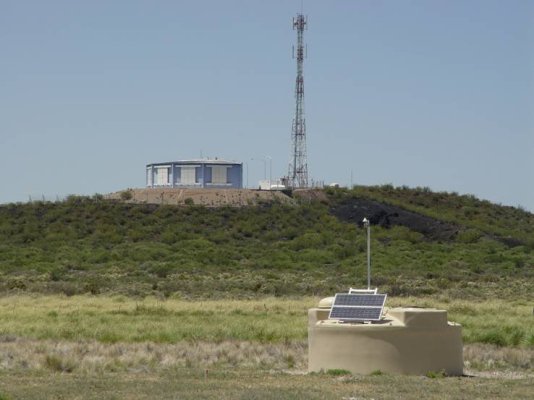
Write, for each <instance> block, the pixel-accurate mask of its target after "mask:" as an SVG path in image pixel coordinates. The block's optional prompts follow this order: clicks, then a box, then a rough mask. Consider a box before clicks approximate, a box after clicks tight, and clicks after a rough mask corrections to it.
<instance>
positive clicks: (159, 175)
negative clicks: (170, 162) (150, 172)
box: [156, 167, 169, 186]
mask: <svg viewBox="0 0 534 400" xmlns="http://www.w3.org/2000/svg"><path fill="white" fill-rule="evenodd" d="M156 184H157V185H158V186H166V185H168V184H169V167H158V168H157V169H156Z"/></svg>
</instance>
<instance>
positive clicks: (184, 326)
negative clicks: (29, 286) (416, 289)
mask: <svg viewBox="0 0 534 400" xmlns="http://www.w3.org/2000/svg"><path fill="white" fill-rule="evenodd" d="M318 300H319V298H314V297H305V298H299V299H280V298H264V299H258V300H205V301H185V300H173V299H167V300H161V299H157V298H151V297H149V298H145V299H143V300H134V299H130V298H125V297H103V296H72V297H65V296H41V295H38V296H33V297H32V296H27V295H22V296H10V297H3V298H0V335H2V336H4V337H5V336H9V335H13V336H15V337H24V338H31V339H54V340H96V341H98V342H102V343H115V342H145V341H150V342H155V343H175V342H178V341H183V340H185V341H206V342H220V341H224V340H245V341H256V342H260V343H283V342H288V341H294V340H305V339H306V337H307V310H308V308H310V307H314V306H315V305H316V304H317V302H318ZM387 305H388V306H390V307H394V306H422V307H433V308H442V309H446V310H448V312H449V319H450V320H453V321H456V322H459V323H460V324H462V326H463V335H464V341H465V343H485V344H493V345H497V346H512V347H522V348H530V349H534V323H533V322H534V321H533V318H534V316H533V314H532V307H533V305H532V303H531V302H528V301H525V300H516V301H505V300H499V299H495V300H492V301H479V302H477V301H465V300H448V299H441V300H439V299H434V298H403V297H397V298H395V297H391V298H389V299H388V302H387Z"/></svg>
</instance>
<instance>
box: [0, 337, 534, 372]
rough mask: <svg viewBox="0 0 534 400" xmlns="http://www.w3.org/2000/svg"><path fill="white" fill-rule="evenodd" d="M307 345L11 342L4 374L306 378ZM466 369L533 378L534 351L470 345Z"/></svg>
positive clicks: (4, 348) (3, 350) (1, 356)
mask: <svg viewBox="0 0 534 400" xmlns="http://www.w3.org/2000/svg"><path fill="white" fill-rule="evenodd" d="M307 352H308V349H307V343H306V342H305V341H294V342H288V343H258V342H249V341H224V342H219V343H213V342H193V343H192V342H178V343H173V344H166V343H152V342H148V343H113V344H109V343H100V342H96V341H57V340H29V339H23V338H11V340H5V341H3V342H0V370H11V371H24V370H26V371H39V370H52V371H58V372H74V371H75V372H80V373H102V372H124V371H130V372H131V371H144V372H161V371H164V370H168V369H173V368H182V367H187V368H199V369H203V368H208V369H211V368H219V369H220V368H235V367H237V368H246V369H253V370H256V369H260V370H287V371H289V370H291V371H295V372H301V373H304V372H306V369H307V364H308V354H307ZM464 360H465V368H466V371H468V372H467V373H468V374H471V373H475V372H477V373H478V371H492V372H498V373H513V374H516V375H517V374H519V375H518V376H529V375H532V376H534V350H527V349H514V348H500V347H497V346H492V345H479V344H474V345H466V346H465V347H464Z"/></svg>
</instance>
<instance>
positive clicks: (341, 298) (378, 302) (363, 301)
mask: <svg viewBox="0 0 534 400" xmlns="http://www.w3.org/2000/svg"><path fill="white" fill-rule="evenodd" d="M385 298H386V295H385V294H347V293H338V294H337V295H336V298H335V300H334V305H335V306H362V307H382V306H383V305H384V300H385Z"/></svg>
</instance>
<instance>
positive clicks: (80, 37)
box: [0, 0, 534, 211]
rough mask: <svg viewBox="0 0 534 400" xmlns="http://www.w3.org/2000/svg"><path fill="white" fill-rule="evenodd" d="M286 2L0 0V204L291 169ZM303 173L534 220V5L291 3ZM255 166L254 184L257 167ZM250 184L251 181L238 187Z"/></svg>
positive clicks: (291, 69)
mask: <svg viewBox="0 0 534 400" xmlns="http://www.w3.org/2000/svg"><path fill="white" fill-rule="evenodd" d="M300 3H301V2H300V1H282V0H279V1H262V0H246V1H245V0H241V1H237V0H233V1H207V0H206V1H192V0H191V1H177V0H175V1H153V2H148V1H133V0H131V1H118V0H116V1H103V0H96V1H85V2H74V1H55V0H48V1H46V2H44V1H25V0H17V1H9V0H0V49H1V51H2V53H1V57H0V179H1V180H2V182H3V185H2V189H0V203H4V202H11V201H26V200H28V198H29V196H32V197H34V198H35V197H40V196H42V195H45V196H46V197H47V198H55V196H56V195H57V196H64V195H66V194H94V193H107V192H111V191H116V190H120V189H123V188H126V187H142V186H143V185H144V176H145V175H144V173H145V165H146V164H147V163H152V162H163V161H170V160H177V159H187V158H198V157H200V156H201V155H202V156H204V157H220V158H224V159H230V160H237V161H241V162H244V163H246V164H247V166H248V171H249V173H248V176H245V180H248V183H249V185H250V186H251V187H252V186H256V184H257V181H258V180H259V179H262V178H263V175H264V165H265V164H266V163H268V162H269V161H267V160H268V157H271V158H272V171H273V177H278V176H282V175H284V174H287V165H288V161H289V158H290V133H291V121H292V118H293V111H294V96H293V91H294V80H295V72H296V66H295V61H294V60H293V59H292V58H291V48H292V45H293V44H294V42H295V39H296V35H295V32H294V31H293V30H292V27H291V19H292V17H293V16H294V15H295V14H296V13H297V12H299V11H300V7H301V4H300ZM304 13H305V14H307V15H308V21H309V29H308V31H306V33H305V41H306V43H307V44H308V58H307V59H306V61H305V66H304V79H305V81H304V82H305V101H306V105H305V111H306V123H307V134H308V165H309V170H310V175H311V177H312V178H313V179H314V180H317V181H325V182H326V183H329V182H338V183H341V184H349V183H350V180H351V173H352V182H353V183H354V184H366V185H368V184H384V183H392V184H394V185H396V186H399V185H408V186H428V187H430V188H432V189H433V190H438V191H442V190H444V191H456V192H459V193H469V194H474V195H476V196H477V197H480V198H484V199H489V200H491V201H494V202H499V203H503V204H507V205H513V206H517V205H521V206H523V207H525V208H527V209H529V210H531V211H534V179H533V178H534V113H533V111H534V47H533V43H534V2H532V1H526V0H525V1H517V0H516V1H514V0H512V1H492V0H483V1H477V0H467V1H466V0H461V1H455V0H448V1H431V0H424V1H423V0H420V1H417V0H412V1H408V0H405V1H400V0H399V1H393V0H390V1H380V0H359V1H355V0H344V1H341V0H337V1H319V0H317V1H313V0H307V1H305V2H304ZM268 169H269V167H268V165H267V174H268ZM247 178H248V179H247Z"/></svg>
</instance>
